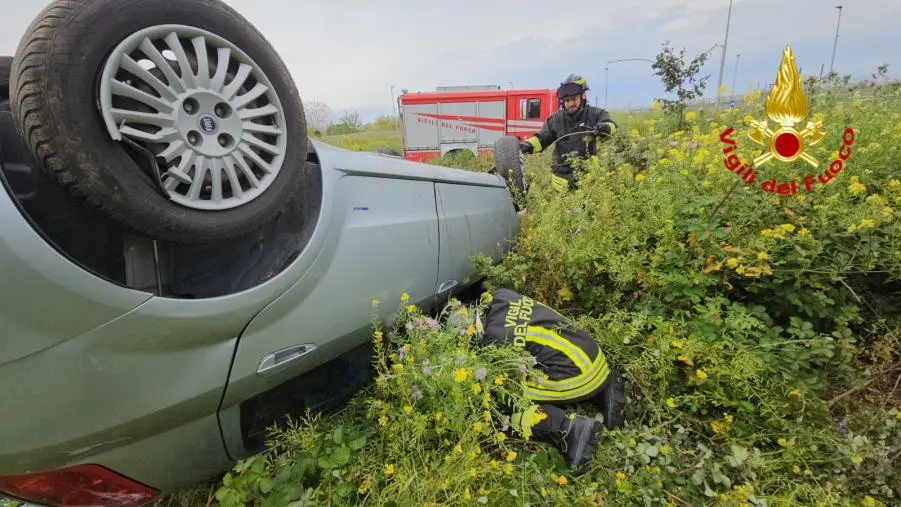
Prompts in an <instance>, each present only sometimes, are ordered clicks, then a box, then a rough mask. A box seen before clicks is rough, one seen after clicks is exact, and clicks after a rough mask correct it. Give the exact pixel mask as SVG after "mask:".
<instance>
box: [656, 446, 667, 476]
mask: <svg viewBox="0 0 901 507" xmlns="http://www.w3.org/2000/svg"><path fill="white" fill-rule="evenodd" d="M669 451H670V446H668V445H666V444H663V445H661V446H660V454H663V455H664V456H666V455H667V454H669ZM658 473H659V472H658Z"/></svg>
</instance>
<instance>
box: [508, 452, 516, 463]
mask: <svg viewBox="0 0 901 507" xmlns="http://www.w3.org/2000/svg"><path fill="white" fill-rule="evenodd" d="M506 459H507V461H513V460H515V459H516V451H508V452H507V458H506Z"/></svg>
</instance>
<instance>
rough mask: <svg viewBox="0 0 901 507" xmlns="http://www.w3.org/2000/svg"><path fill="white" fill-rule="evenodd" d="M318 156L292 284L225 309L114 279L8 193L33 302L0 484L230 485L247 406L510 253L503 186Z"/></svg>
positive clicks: (2, 224)
mask: <svg viewBox="0 0 901 507" xmlns="http://www.w3.org/2000/svg"><path fill="white" fill-rule="evenodd" d="M312 144H313V147H314V149H315V158H318V162H319V165H318V166H317V167H318V168H319V170H320V171H321V175H322V180H321V181H322V201H321V208H320V212H319V214H318V217H317V218H316V227H315V230H314V231H313V232H312V235H311V236H310V237H309V241H308V242H307V243H306V244H305V245H304V246H303V250H302V251H301V253H300V255H298V256H297V257H296V258H294V260H293V261H291V262H290V264H288V265H287V266H286V267H285V268H284V269H283V270H282V271H281V272H279V273H273V275H272V276H271V277H270V278H268V279H266V281H264V282H262V283H260V284H259V285H256V286H253V287H251V288H248V289H246V290H242V291H240V292H235V293H232V294H229V295H226V296H221V297H214V298H200V299H175V298H166V297H159V296H154V295H153V294H149V293H146V292H141V291H136V290H132V289H127V288H125V287H121V286H118V285H116V284H114V283H112V282H109V281H106V280H103V279H101V278H100V277H99V276H97V275H94V274H92V273H90V272H88V271H87V270H85V269H82V268H80V267H79V266H77V265H76V264H75V263H73V262H72V261H70V260H69V259H67V258H66V257H64V256H63V255H62V254H59V253H58V252H57V251H56V250H55V249H54V248H53V247H52V246H51V245H49V244H48V243H47V242H46V240H45V239H44V238H42V237H41V235H40V234H38V233H37V232H36V231H35V230H34V229H33V228H32V226H31V225H30V224H29V223H28V221H27V220H26V219H25V218H24V217H23V216H22V215H21V212H20V210H19V209H18V208H17V206H16V205H15V203H14V202H13V201H12V199H11V198H10V196H9V194H8V191H7V189H6V188H4V191H3V192H0V194H2V195H0V213H2V216H4V219H3V220H2V221H0V247H2V249H3V251H2V252H0V261H2V265H0V266H2V267H0V272H2V274H3V276H4V281H7V280H13V282H12V283H14V284H15V285H13V286H14V287H15V286H21V287H28V292H24V291H23V292H22V293H21V294H20V293H18V292H14V291H7V292H6V295H4V296H0V298H4V299H0V301H2V302H3V307H2V308H0V317H2V318H3V321H2V323H3V327H2V328H0V343H2V345H3V347H2V348H0V357H2V358H5V359H7V360H6V362H5V363H0V385H4V386H15V388H14V389H8V388H7V389H4V390H3V392H2V394H0V413H4V414H17V415H16V417H4V418H0V475H7V474H18V473H24V472H30V471H40V470H47V469H52V468H58V467H62V466H68V465H75V464H82V463H98V464H101V465H105V466H108V467H110V468H111V469H113V470H116V471H118V472H120V473H123V474H125V475H126V476H129V477H131V478H133V479H135V480H138V481H141V482H144V483H145V484H148V485H150V486H152V487H154V488H159V489H162V490H172V489H173V488H177V487H182V486H185V485H189V484H190V482H191V481H196V480H200V479H203V478H205V477H209V476H210V475H211V474H214V473H215V472H216V471H222V470H224V469H225V468H227V466H228V465H227V464H228V463H229V462H230V460H233V459H234V458H235V457H236V456H238V455H240V454H242V451H243V449H242V448H241V445H239V444H240V435H239V432H240V422H239V420H238V418H237V417H236V416H237V406H238V404H240V403H241V402H242V401H244V400H246V399H248V398H249V397H251V396H255V395H257V394H259V393H260V392H262V391H264V390H266V389H268V388H270V387H272V386H273V385H275V384H278V383H279V382H282V381H284V380H287V379H290V378H296V377H297V376H298V375H299V374H300V373H303V372H304V371H306V370H308V369H310V368H313V367H315V366H318V365H320V364H322V363H324V362H325V361H327V360H329V359H330V358H332V357H334V356H336V355H339V354H341V353H342V352H344V351H346V350H348V349H350V348H353V347H354V346H356V345H359V344H360V343H362V342H364V341H365V340H368V337H369V331H370V325H371V318H372V317H373V316H374V315H375V316H377V317H380V318H382V319H386V320H389V322H390V317H391V315H392V313H393V312H394V311H396V310H397V309H398V305H399V303H400V301H399V297H400V294H401V293H402V292H408V293H409V294H410V303H417V304H421V305H428V304H431V303H434V301H435V299H434V298H435V293H436V289H437V286H438V284H439V269H444V268H443V267H444V266H449V267H448V268H447V270H448V272H450V273H452V276H454V277H458V278H459V277H465V276H466V275H467V273H469V270H468V268H467V267H466V263H465V262H464V261H462V260H460V259H462V258H463V257H468V256H469V255H470V254H471V253H472V252H474V251H479V250H486V251H488V250H490V251H495V253H496V250H495V247H496V246H498V245H499V243H498V241H499V240H501V239H502V238H512V235H511V234H512V233H511V232H509V231H512V230H513V228H514V225H515V223H516V215H515V212H514V211H513V205H512V201H511V200H510V196H509V193H508V192H507V189H506V186H505V183H504V181H503V180H502V179H501V178H500V177H498V176H495V175H490V174H484V173H474V172H469V171H464V170H458V169H447V168H443V167H437V166H430V165H426V164H420V163H416V162H410V161H406V160H403V159H399V158H393V157H380V156H377V155H373V154H367V153H360V152H351V151H347V150H341V149H338V148H334V147H331V146H329V145H325V144H323V143H320V142H317V141H312ZM438 187H440V193H441V196H442V199H443V201H442V202H443V206H444V208H443V210H442V213H443V215H442V218H441V222H440V223H439V211H438V208H437V205H436V194H437V192H438ZM440 267H441V268H440ZM442 274H444V271H442ZM449 276H450V275H449ZM373 299H380V300H381V304H380V305H379V308H378V311H377V312H375V314H374V313H373V308H372V300H373ZM42 316H43V319H42V318H41V317H42ZM48 317H52V318H48ZM54 321H55V322H54ZM306 342H311V343H313V344H315V345H317V348H316V349H315V350H314V352H313V353H311V354H308V355H306V356H303V357H301V358H300V359H298V360H296V361H291V362H290V363H289V364H288V365H286V367H283V368H280V369H273V370H272V371H270V372H269V373H268V374H266V375H257V368H258V366H259V364H260V360H261V359H262V357H263V356H265V355H266V354H269V353H271V352H275V351H278V350H280V349H282V348H284V347H287V346H291V345H296V344H299V343H306ZM13 347H15V349H14V348H13ZM9 351H13V352H9ZM229 380H231V382H230V383H229ZM226 386H227V387H226ZM226 442H227V444H226ZM226 445H227V447H226Z"/></svg>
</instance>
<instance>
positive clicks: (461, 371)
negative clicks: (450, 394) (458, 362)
mask: <svg viewBox="0 0 901 507" xmlns="http://www.w3.org/2000/svg"><path fill="white" fill-rule="evenodd" d="M468 376H469V371H468V370H467V369H466V368H457V369H456V370H455V371H454V380H456V381H457V382H463V381H464V380H466V378H467V377H468Z"/></svg>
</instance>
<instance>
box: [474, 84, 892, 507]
mask: <svg viewBox="0 0 901 507" xmlns="http://www.w3.org/2000/svg"><path fill="white" fill-rule="evenodd" d="M820 98H821V99H822V96H821V97H820ZM899 98H901V93H899V91H898V89H897V88H895V89H892V88H886V89H884V90H883V91H882V92H881V93H880V94H879V95H877V97H876V98H875V99H873V100H870V101H862V100H859V99H858V100H854V98H853V96H852V97H851V100H849V101H846V102H836V101H834V100H833V101H832V102H831V103H825V104H824V103H823V102H824V101H823V100H820V103H821V106H820V107H821V108H824V107H826V106H828V108H826V109H825V110H822V109H821V112H822V113H823V114H824V116H825V117H826V118H828V120H827V123H826V126H827V136H826V138H825V139H824V140H823V141H822V143H821V144H822V145H823V146H826V147H829V150H828V152H827V154H826V156H831V158H830V159H829V160H821V164H820V171H822V170H823V167H824V166H828V164H829V162H831V160H832V159H833V158H835V156H836V155H835V152H836V150H837V148H838V147H839V146H840V145H841V140H840V139H841V133H842V131H843V130H844V128H845V126H851V127H854V128H855V130H856V131H857V135H856V139H855V141H854V144H853V146H852V156H851V158H850V160H849V161H848V164H847V168H846V169H845V170H843V172H841V173H839V174H838V175H837V176H835V177H834V178H833V179H832V181H830V182H829V183H828V184H827V185H821V184H817V185H815V186H813V187H812V191H810V192H807V191H806V190H805V189H804V188H803V186H802V185H801V181H802V179H803V177H804V176H805V175H807V174H810V173H814V174H816V172H815V171H814V170H812V169H811V168H810V167H809V166H806V165H802V164H804V163H796V164H791V165H785V164H780V163H770V164H769V165H766V166H763V167H762V168H760V169H759V173H760V174H759V176H758V179H757V180H756V181H755V183H754V185H746V184H744V182H742V181H741V180H740V179H739V178H738V177H737V176H736V175H735V174H733V173H731V172H729V171H727V170H725V169H724V163H723V154H722V148H723V146H722V144H721V142H720V133H721V132H722V131H723V130H724V129H725V128H726V127H727V126H734V127H735V129H736V131H737V132H739V133H741V132H743V131H746V129H747V126H746V124H747V123H748V122H749V121H750V120H751V119H753V118H762V117H763V111H762V108H759V109H758V110H757V111H753V110H752V114H751V115H749V116H746V117H745V118H740V117H738V115H737V114H736V113H732V112H724V113H721V114H720V115H719V117H717V118H716V121H713V122H710V123H709V124H708V125H704V124H699V123H698V122H693V124H690V130H688V129H687V130H685V131H677V132H674V133H672V134H670V135H668V136H667V135H665V134H664V133H662V132H660V131H658V130H657V126H658V122H657V121H656V120H648V121H646V122H644V123H643V124H642V125H640V126H639V127H637V128H634V129H632V130H631V131H630V132H624V135H623V136H622V137H621V138H620V139H617V140H616V141H614V142H613V143H611V148H612V149H611V150H610V151H608V153H607V154H606V155H605V156H603V157H601V158H597V159H595V160H592V161H590V162H588V163H586V164H584V167H583V168H582V169H583V180H582V181H583V183H582V186H581V189H580V190H579V191H577V192H574V193H572V194H569V195H565V196H559V197H558V196H554V195H553V191H552V190H545V189H546V188H547V187H548V185H546V184H545V182H542V181H541V178H542V177H543V176H544V172H543V171H539V172H536V174H535V175H534V178H535V179H536V180H539V182H538V183H536V185H534V186H533V191H532V193H531V195H530V201H529V212H528V213H527V215H526V216H525V217H524V218H523V231H524V234H523V236H522V237H521V238H520V241H519V244H518V247H517V248H516V250H515V251H513V252H511V253H510V254H509V255H508V256H507V258H506V259H505V261H504V262H503V263H502V264H501V265H500V266H491V265H488V264H487V263H485V262H482V269H483V271H484V272H485V273H487V274H489V275H490V276H491V280H492V282H493V283H495V284H498V285H505V286H510V287H513V288H515V289H518V290H522V291H526V292H528V293H530V294H532V295H534V296H535V297H536V298H538V299H541V300H543V301H546V302H548V303H550V304H551V305H554V306H557V307H558V308H561V309H564V310H566V311H568V312H569V313H571V314H576V315H583V316H584V317H583V318H582V319H581V322H582V324H583V325H585V326H586V327H587V328H589V329H591V330H593V331H594V332H595V333H596V336H597V338H598V340H599V341H600V342H601V343H602V344H603V346H604V347H605V349H606V350H607V351H608V354H609V355H610V356H611V357H612V359H611V361H614V362H617V363H619V364H622V365H624V366H625V370H626V371H627V372H628V374H629V376H630V378H631V380H632V387H633V389H634V393H633V395H632V396H631V399H630V412H631V418H630V419H631V420H632V421H633V422H634V423H635V424H634V426H631V427H630V428H628V429H626V430H624V431H622V432H610V433H608V434H607V435H606V437H605V442H606V443H605V444H602V446H601V447H602V449H601V451H600V453H599V462H598V467H599V470H610V469H617V470H621V471H622V473H623V474H624V475H623V478H622V481H621V482H622V484H621V487H619V488H617V491H618V493H619V494H620V495H621V496H622V497H623V498H625V499H630V500H636V501H642V500H644V501H651V500H655V499H656V500H661V501H664V502H666V501H674V500H675V497H678V499H679V500H682V501H687V502H688V503H690V504H692V505H695V504H698V503H703V502H704V499H705V498H708V497H711V498H713V497H716V496H717V495H727V496H729V495H732V496H731V497H730V498H735V499H738V500H740V501H741V502H744V501H746V500H748V499H751V497H752V496H753V497H754V498H766V497H769V498H772V499H774V500H776V499H778V500H785V501H790V502H804V503H808V502H809V503H827V504H833V503H839V502H840V501H843V500H845V499H850V498H856V497H858V496H862V495H870V498H873V499H875V498H879V497H881V498H882V499H883V501H886V502H894V501H897V498H898V495H899V494H901V490H899V486H898V485H899V484H901V473H899V470H898V468H897V464H896V463H893V461H897V457H898V452H899V450H901V434H899V431H898V423H897V422H896V421H897V418H898V416H899V415H898V414H899V413H898V411H897V408H893V409H885V408H882V407H883V406H884V405H887V404H888V403H890V402H891V401H894V402H895V403H896V404H897V398H894V399H893V400H892V399H891V393H889V392H888V391H891V389H892V384H893V382H894V380H895V379H896V378H897V375H898V373H899V372H901V368H899V363H898V359H899V358H898V356H899V350H901V347H899V335H901V332H899V316H901V314H899V312H898V310H897V308H898V307H899V304H898V303H899V295H901V284H899V278H901V249H899V239H901V237H899V223H898V220H897V216H898V215H897V213H898V212H897V208H898V206H899V205H901V181H899V177H898V173H897V168H898V167H899V165H901V148H899V146H901V128H899V127H898V125H899V124H901V122H899V120H901V114H899V113H898V112H895V110H894V109H892V108H888V107H886V104H892V103H894V101H897V100H898V99H899ZM759 99H760V97H759V96H757V97H753V96H752V97H749V98H748V101H749V102H750V103H751V104H754V103H756V102H757V101H759ZM755 113H756V114H755ZM692 116H693V115H691V113H689V114H687V115H686V119H687V120H688V121H689V122H690V123H691V122H692V120H694V119H695V118H693V117H692ZM733 137H734V138H736V139H738V146H739V153H740V154H741V156H742V158H744V159H747V160H750V159H751V158H752V153H751V150H749V149H748V147H753V146H754V145H752V144H751V143H750V142H749V141H747V138H746V137H739V134H734V135H733ZM743 139H744V140H743ZM824 158H825V156H824ZM636 160H641V161H642V164H641V166H637V165H636V164H635V161H636ZM824 162H825V163H824ZM774 177H775V178H777V180H778V182H780V183H782V182H787V181H790V180H791V179H796V180H797V181H798V185H799V186H802V188H801V189H800V191H799V193H798V194H796V195H787V196H780V195H771V194H768V193H765V192H762V191H761V189H760V185H761V183H762V182H764V181H766V180H768V179H772V178H774ZM536 187H537V188H536ZM889 373H893V374H894V375H893V376H890V377H889V376H887V374H889ZM879 382H888V386H887V389H886V390H885V391H886V394H885V395H882V396H881V397H876V396H873V395H869V396H865V397H863V398H861V397H859V396H842V394H843V393H847V392H849V390H853V391H850V392H853V393H855V394H861V393H863V392H864V391H863V390H862V389H860V388H861V386H863V385H865V384H867V383H869V384H867V385H873V384H876V383H879ZM858 389H860V390H858ZM868 394H869V392H868ZM663 446H666V449H667V450H668V452H667V454H666V456H665V457H663V458H661V457H660V450H661V448H663ZM648 453H651V455H648ZM651 457H653V459H649V458H651ZM658 481H659V482H658ZM617 497H619V496H617ZM752 500H753V499H752Z"/></svg>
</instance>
